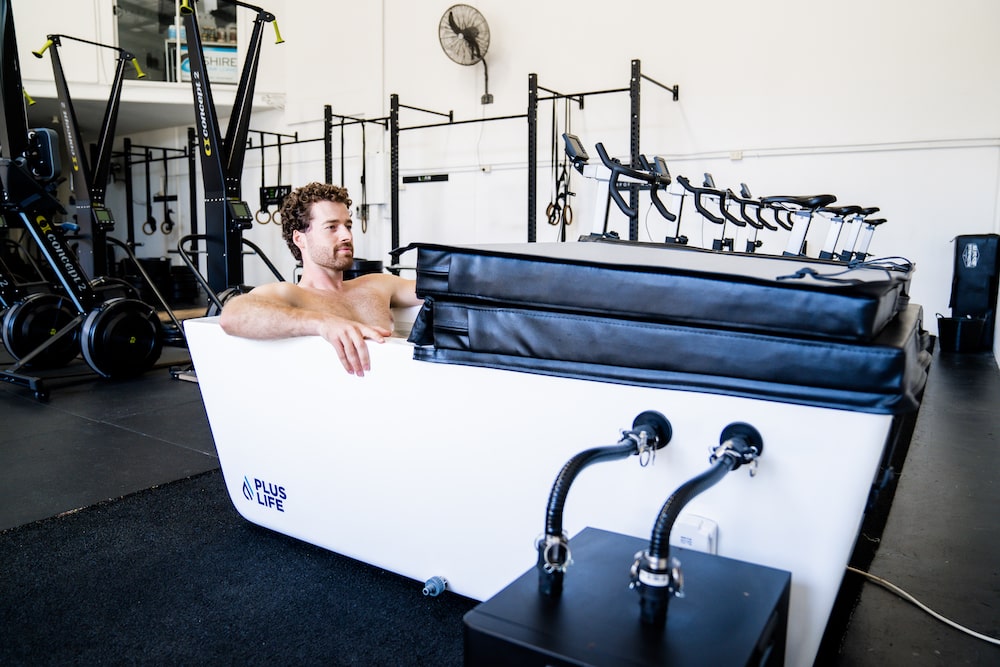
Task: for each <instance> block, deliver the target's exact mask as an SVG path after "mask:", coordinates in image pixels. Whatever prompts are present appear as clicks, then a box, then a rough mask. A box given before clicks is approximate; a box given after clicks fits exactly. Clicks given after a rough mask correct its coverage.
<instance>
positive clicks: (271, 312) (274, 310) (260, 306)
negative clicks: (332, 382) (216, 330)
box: [219, 295, 321, 339]
mask: <svg viewBox="0 0 1000 667" xmlns="http://www.w3.org/2000/svg"><path fill="white" fill-rule="evenodd" d="M320 318H321V314H320V313H316V312H314V311H311V310H307V309H304V308H297V307H294V306H288V305H285V304H282V303H276V302H273V301H264V300H261V299H257V298H254V297H253V296H250V295H244V296H237V297H233V298H232V299H231V300H230V301H228V302H227V303H226V305H225V307H224V308H223V309H222V315H221V317H220V318H219V324H220V326H222V330H223V331H225V332H226V333H227V334H230V335H232V336H240V337H241V338H257V339H269V338H290V337H293V336H314V335H317V334H319V322H320Z"/></svg>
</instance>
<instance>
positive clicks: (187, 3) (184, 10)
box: [181, 0, 194, 14]
mask: <svg viewBox="0 0 1000 667" xmlns="http://www.w3.org/2000/svg"><path fill="white" fill-rule="evenodd" d="M181 14H194V7H192V6H191V0H181Z"/></svg>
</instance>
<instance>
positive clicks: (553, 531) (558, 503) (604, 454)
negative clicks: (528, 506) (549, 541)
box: [545, 439, 637, 537]
mask: <svg viewBox="0 0 1000 667" xmlns="http://www.w3.org/2000/svg"><path fill="white" fill-rule="evenodd" d="M636 447H637V445H636V443H635V442H634V441H633V440H631V439H623V440H621V441H620V442H619V443H618V444H617V445H610V446H606V447H594V448H593V449H588V450H586V451H583V452H580V453H579V454H577V455H575V456H574V457H573V458H571V459H570V460H569V461H567V462H566V465H564V466H563V468H562V470H560V471H559V475H558V476H557V477H556V481H555V482H554V483H553V484H552V491H551V492H550V493H549V504H548V507H547V509H546V512H545V534H546V535H551V536H553V537H558V536H560V535H562V532H563V508H564V507H565V506H566V499H567V497H568V496H569V487H570V485H571V484H572V483H573V480H574V479H576V476H577V475H579V474H580V473H581V472H583V470H584V468H586V467H588V466H590V465H592V464H594V463H598V462H600V461H614V460H616V459H624V458H628V457H629V456H631V455H632V454H635V453H637V449H636Z"/></svg>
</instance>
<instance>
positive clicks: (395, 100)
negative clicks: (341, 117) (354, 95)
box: [389, 93, 399, 250]
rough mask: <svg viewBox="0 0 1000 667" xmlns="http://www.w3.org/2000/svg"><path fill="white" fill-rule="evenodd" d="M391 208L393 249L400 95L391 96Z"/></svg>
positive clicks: (393, 243) (396, 227)
mask: <svg viewBox="0 0 1000 667" xmlns="http://www.w3.org/2000/svg"><path fill="white" fill-rule="evenodd" d="M389 160H390V166H389V178H390V179H391V181H392V184H391V185H390V195H389V206H390V208H391V209H392V211H391V218H390V219H391V233H392V239H391V246H390V247H391V248H392V249H393V250H395V249H396V248H398V247H399V95H397V94H395V93H393V94H392V95H390V96H389Z"/></svg>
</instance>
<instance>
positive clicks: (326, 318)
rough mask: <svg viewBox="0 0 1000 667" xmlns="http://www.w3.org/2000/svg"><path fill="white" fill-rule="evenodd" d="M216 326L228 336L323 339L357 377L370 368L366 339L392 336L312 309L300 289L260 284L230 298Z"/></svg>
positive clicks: (378, 340)
mask: <svg viewBox="0 0 1000 667" xmlns="http://www.w3.org/2000/svg"><path fill="white" fill-rule="evenodd" d="M219 325H220V326H221V327H222V330H223V331H225V332H226V333H227V334H230V335H232V336H240V337H241V338H256V339H274V338H289V337H294V336H322V337H323V338H324V339H326V340H327V341H328V342H329V343H330V344H331V345H333V347H334V350H336V352H337V356H338V357H339V358H340V362H341V363H342V364H343V365H344V368H345V369H346V370H347V372H348V373H353V374H356V375H358V376H359V377H361V376H363V375H364V373H365V371H367V370H370V369H371V360H370V359H369V356H368V346H367V345H366V344H365V339H366V338H368V339H371V340H374V341H377V342H379V343H381V342H383V341H384V340H385V336H388V335H390V333H391V332H390V331H386V330H385V329H382V328H380V327H371V326H368V325H366V324H362V323H361V322H355V321H353V320H350V319H347V318H344V317H341V316H339V315H336V314H334V313H331V312H329V311H326V310H323V309H317V308H311V307H310V306H309V303H308V300H307V299H306V298H305V297H304V296H303V294H302V293H301V291H300V288H299V287H296V286H295V285H291V284H289V283H271V284H267V285H261V286H260V287H257V288H255V289H254V290H252V291H251V292H249V293H248V294H243V295H240V296H235V297H233V298H231V299H229V301H227V302H226V304H225V306H224V307H223V309H222V313H221V317H220V318H219Z"/></svg>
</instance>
